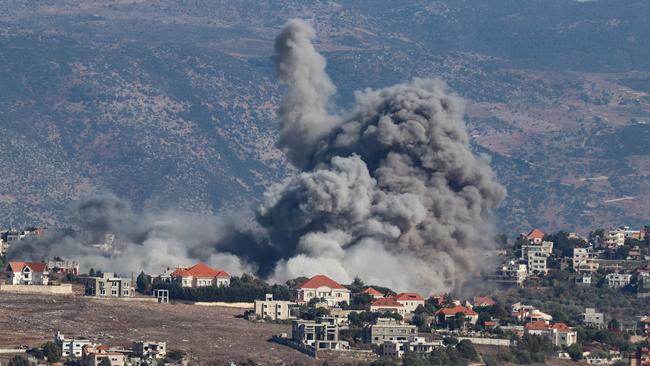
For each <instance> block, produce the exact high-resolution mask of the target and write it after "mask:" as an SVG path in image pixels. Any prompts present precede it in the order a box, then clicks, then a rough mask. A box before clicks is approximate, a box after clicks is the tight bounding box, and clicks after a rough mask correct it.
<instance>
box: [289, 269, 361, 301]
mask: <svg viewBox="0 0 650 366" xmlns="http://www.w3.org/2000/svg"><path fill="white" fill-rule="evenodd" d="M296 292H297V298H298V302H309V301H310V300H311V299H324V300H325V302H326V303H327V305H329V306H336V305H339V304H341V303H343V302H346V303H348V304H349V303H350V290H349V289H348V288H346V287H345V286H343V285H341V284H339V283H338V282H336V281H334V280H333V279H331V278H329V277H327V276H325V275H316V276H314V277H312V278H310V279H308V280H307V281H305V282H303V283H301V284H300V285H298V286H297V288H296Z"/></svg>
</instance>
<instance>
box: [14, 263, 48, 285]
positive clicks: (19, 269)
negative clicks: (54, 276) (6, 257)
mask: <svg viewBox="0 0 650 366" xmlns="http://www.w3.org/2000/svg"><path fill="white" fill-rule="evenodd" d="M5 273H6V275H7V282H8V283H9V284H10V285H47V284H48V283H49V273H48V271H47V264H46V263H43V262H9V263H8V264H7V267H6V268H5Z"/></svg>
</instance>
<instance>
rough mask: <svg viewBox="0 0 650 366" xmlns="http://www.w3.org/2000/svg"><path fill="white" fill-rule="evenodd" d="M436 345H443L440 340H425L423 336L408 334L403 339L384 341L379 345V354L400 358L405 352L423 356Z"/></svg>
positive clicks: (428, 353)
mask: <svg viewBox="0 0 650 366" xmlns="http://www.w3.org/2000/svg"><path fill="white" fill-rule="evenodd" d="M437 347H444V343H443V342H442V340H434V341H427V340H426V339H425V338H424V337H416V336H409V337H408V339H407V340H405V341H385V342H384V343H382V344H381V346H380V347H379V354H380V355H381V356H384V357H392V358H402V356H404V353H405V352H412V353H415V354H418V355H421V356H425V355H430V354H431V352H433V350H434V349H435V348H437Z"/></svg>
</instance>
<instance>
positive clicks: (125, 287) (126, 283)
mask: <svg viewBox="0 0 650 366" xmlns="http://www.w3.org/2000/svg"><path fill="white" fill-rule="evenodd" d="M85 294H86V296H97V297H133V296H135V288H134V287H133V281H132V280H131V279H130V278H120V277H117V276H115V274H114V273H110V272H106V273H103V274H102V277H88V278H87V279H86V288H85Z"/></svg>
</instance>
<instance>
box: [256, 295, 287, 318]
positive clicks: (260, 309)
mask: <svg viewBox="0 0 650 366" xmlns="http://www.w3.org/2000/svg"><path fill="white" fill-rule="evenodd" d="M294 306H296V303H295V302H292V301H286V300H273V294H266V297H265V299H264V300H255V307H254V312H255V315H257V317H259V318H260V319H271V320H287V319H292V318H295V316H293V315H292V314H291V309H292V308H293V307H294Z"/></svg>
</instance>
